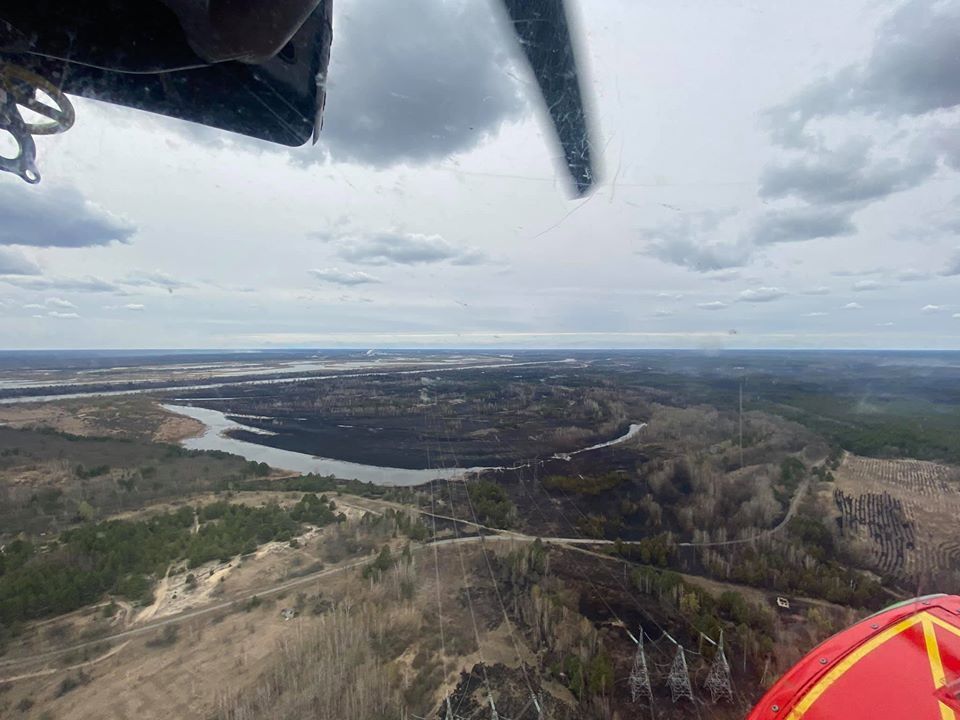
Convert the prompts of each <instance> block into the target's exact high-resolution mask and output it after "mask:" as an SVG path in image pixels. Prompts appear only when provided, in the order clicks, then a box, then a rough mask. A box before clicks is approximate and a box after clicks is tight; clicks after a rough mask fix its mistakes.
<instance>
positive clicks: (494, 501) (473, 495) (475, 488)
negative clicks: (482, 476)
mask: <svg viewBox="0 0 960 720" xmlns="http://www.w3.org/2000/svg"><path fill="white" fill-rule="evenodd" d="M464 486H465V487H466V490H467V494H468V496H469V504H470V505H471V506H472V510H473V512H474V513H476V515H477V520H478V521H479V522H480V524H481V525H489V526H490V527H496V528H509V527H510V526H511V525H513V524H514V522H515V521H516V508H515V507H514V505H513V503H512V502H511V501H510V497H509V496H508V495H507V492H506V490H504V489H503V488H502V487H500V485H498V484H497V483H495V482H493V481H491V480H477V481H474V482H467V483H464Z"/></svg>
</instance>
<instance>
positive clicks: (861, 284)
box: [851, 280, 884, 292]
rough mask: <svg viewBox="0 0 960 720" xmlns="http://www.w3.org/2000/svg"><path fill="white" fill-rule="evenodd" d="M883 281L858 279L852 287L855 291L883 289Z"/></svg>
mask: <svg viewBox="0 0 960 720" xmlns="http://www.w3.org/2000/svg"><path fill="white" fill-rule="evenodd" d="M883 287H884V285H883V283H881V282H880V281H879V280H857V281H856V282H855V283H854V284H853V286H852V287H851V289H852V290H853V291H854V292H869V291H871V290H882V289H883Z"/></svg>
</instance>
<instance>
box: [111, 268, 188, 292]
mask: <svg viewBox="0 0 960 720" xmlns="http://www.w3.org/2000/svg"><path fill="white" fill-rule="evenodd" d="M119 282H121V283H123V284H124V285H131V286H133V287H155V288H161V289H163V290H168V291H170V292H173V291H174V290H179V289H181V288H188V287H193V284H192V283H189V282H186V281H184V280H178V279H177V278H175V277H171V276H170V275H168V274H167V273H164V272H160V271H159V270H154V271H146V272H145V271H139V272H134V273H130V274H129V275H127V276H126V277H125V278H123V279H122V280H120V281H119Z"/></svg>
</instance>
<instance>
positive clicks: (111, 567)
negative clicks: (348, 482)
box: [0, 495, 344, 625]
mask: <svg viewBox="0 0 960 720" xmlns="http://www.w3.org/2000/svg"><path fill="white" fill-rule="evenodd" d="M335 509H336V506H335V505H334V504H333V503H332V502H329V501H326V500H325V499H321V498H318V497H316V496H315V495H305V496H304V497H303V498H302V499H301V500H300V501H299V502H298V503H297V504H296V505H294V506H293V508H291V509H290V510H284V509H282V508H280V507H279V506H277V505H268V506H266V507H250V506H247V505H237V504H229V503H226V502H217V503H213V504H211V505H207V506H204V507H201V508H198V509H196V511H195V510H194V509H193V508H190V507H184V508H180V509H179V510H177V511H176V512H170V513H163V514H160V515H156V516H154V517H151V518H149V519H146V520H110V521H106V522H101V523H96V524H92V523H91V524H87V525H84V526H82V527H80V528H77V529H75V530H70V531H67V532H65V533H63V535H62V536H61V537H60V539H59V541H56V542H53V543H49V544H47V545H43V546H39V547H38V546H35V545H33V544H31V543H29V542H26V541H22V540H18V541H14V542H13V543H10V544H9V545H8V546H7V547H6V548H5V549H4V550H3V552H0V623H3V624H6V625H9V624H12V623H16V622H20V621H24V620H30V619H35V618H40V617H46V616H50V615H57V614H61V613H65V612H70V611H72V610H76V609H77V608H80V607H83V606H84V605H87V604H89V603H92V602H95V601H96V600H98V599H99V598H100V597H102V596H103V594H104V593H115V594H117V595H121V596H124V597H127V598H129V599H131V600H133V601H139V602H147V601H149V600H150V599H151V588H152V585H153V580H152V578H154V577H157V576H159V575H161V574H163V572H164V571H165V569H166V568H167V566H168V565H169V564H170V563H172V562H177V561H180V560H186V561H187V564H188V565H189V566H190V567H196V566H197V565H200V564H202V563H205V562H208V561H210V560H217V559H219V560H221V561H226V560H229V559H230V558H231V557H234V556H235V555H238V554H245V553H250V552H253V551H254V550H256V548H257V546H258V545H259V544H262V543H265V542H270V541H273V540H278V541H286V540H290V539H291V538H293V537H294V536H295V535H297V534H299V533H300V532H301V531H302V527H301V523H302V522H309V523H311V524H313V525H327V524H330V523H333V522H337V521H339V520H342V519H344V517H343V515H337V514H335V512H334V511H335ZM195 512H196V514H197V518H198V519H199V521H200V522H201V525H200V527H199V530H198V532H197V533H196V534H194V533H193V532H192V528H193V524H194V513H195Z"/></svg>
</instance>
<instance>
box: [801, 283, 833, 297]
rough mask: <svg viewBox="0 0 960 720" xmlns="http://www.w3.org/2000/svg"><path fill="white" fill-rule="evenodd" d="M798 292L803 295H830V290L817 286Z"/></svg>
mask: <svg viewBox="0 0 960 720" xmlns="http://www.w3.org/2000/svg"><path fill="white" fill-rule="evenodd" d="M800 292H802V293H803V294H804V295H828V294H829V293H830V288H828V287H826V286H824V285H819V286H817V287H812V288H806V289H805V290H801V291H800Z"/></svg>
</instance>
